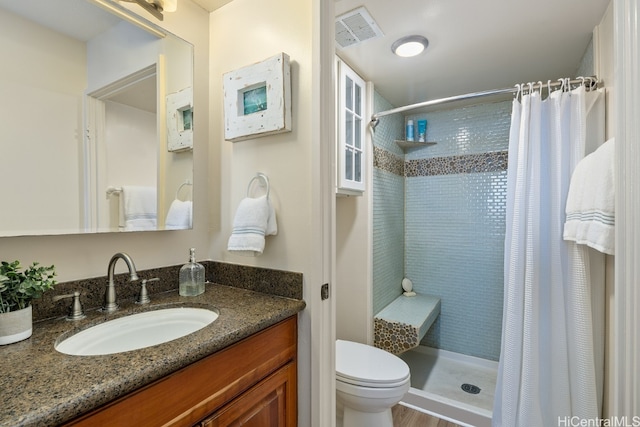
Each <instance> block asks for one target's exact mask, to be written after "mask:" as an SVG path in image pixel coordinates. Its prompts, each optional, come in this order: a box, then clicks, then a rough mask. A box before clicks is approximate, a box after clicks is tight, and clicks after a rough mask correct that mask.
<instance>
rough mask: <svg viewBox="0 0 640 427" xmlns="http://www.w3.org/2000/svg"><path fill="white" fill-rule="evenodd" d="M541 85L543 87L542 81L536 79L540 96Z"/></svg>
mask: <svg viewBox="0 0 640 427" xmlns="http://www.w3.org/2000/svg"><path fill="white" fill-rule="evenodd" d="M543 87H544V86H543V85H542V82H541V81H538V92H539V93H540V96H542V88H543Z"/></svg>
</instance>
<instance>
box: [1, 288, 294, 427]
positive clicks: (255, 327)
mask: <svg viewBox="0 0 640 427" xmlns="http://www.w3.org/2000/svg"><path fill="white" fill-rule="evenodd" d="M151 299H152V302H151V304H150V305H149V306H139V305H136V304H134V303H133V302H129V301H123V302H122V303H121V305H120V308H119V309H118V311H117V312H116V313H114V314H105V313H100V312H98V311H97V310H88V311H87V313H86V314H87V318H86V319H84V320H80V321H76V322H70V321H66V320H64V318H56V319H51V320H46V321H42V322H37V323H35V324H34V332H33V335H32V337H31V338H29V339H27V340H25V341H22V342H19V343H16V344H12V345H8V346H2V347H0V357H1V358H2V361H3V367H4V372H5V373H6V374H4V375H2V376H1V377H0V388H1V389H2V390H3V392H2V397H3V406H2V409H0V425H11V426H39V427H40V426H57V425H69V426H84V425H92V426H95V425H136V426H145V425H149V426H159V425H171V426H192V425H196V426H222V425H229V424H233V421H234V420H240V419H245V420H247V419H250V420H251V421H253V422H255V423H257V424H255V425H279V426H294V425H296V421H297V402H296V397H297V386H296V380H297V366H296V363H297V362H296V354H297V317H298V316H297V313H299V312H300V311H301V310H303V309H304V307H305V303H304V301H302V300H299V299H292V298H283V297H279V296H275V295H269V294H266V293H262V292H255V291H251V290H248V289H241V288H238V287H233V286H223V285H218V284H211V283H208V284H207V287H206V291H205V293H204V294H202V295H199V296H197V297H180V296H179V295H178V291H177V290H173V291H169V292H164V293H161V294H156V295H151ZM181 305H183V306H194V305H195V306H199V307H205V306H209V307H211V308H213V309H215V310H216V311H217V312H218V313H219V317H218V318H217V319H216V320H215V322H213V323H211V324H210V325H208V326H206V327H204V328H203V329H201V330H199V331H196V332H194V333H192V334H190V335H187V336H184V337H182V338H179V339H176V340H173V341H170V342H167V343H164V344H159V345H155V346H153V347H147V348H142V349H139V350H135V351H129V352H123V353H116V354H109V355H101V356H70V355H66V354H62V353H59V352H57V351H56V350H55V349H54V344H55V342H56V340H58V339H60V338H61V337H66V336H68V335H70V334H72V333H73V332H74V331H77V330H81V329H84V328H87V327H89V326H92V325H94V324H97V323H100V322H103V321H105V320H110V319H112V318H114V317H117V316H123V315H127V314H132V313H136V312H139V311H145V310H150V309H154V308H155V309H157V308H166V307H174V306H181Z"/></svg>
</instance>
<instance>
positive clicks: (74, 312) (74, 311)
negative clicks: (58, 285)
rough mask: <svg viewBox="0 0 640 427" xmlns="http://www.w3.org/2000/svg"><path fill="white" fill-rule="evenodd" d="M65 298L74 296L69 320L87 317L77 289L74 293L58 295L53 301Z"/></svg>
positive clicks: (68, 316)
mask: <svg viewBox="0 0 640 427" xmlns="http://www.w3.org/2000/svg"><path fill="white" fill-rule="evenodd" d="M65 298H73V302H72V303H71V305H70V306H69V314H67V317H66V319H67V320H80V319H84V318H85V317H87V316H86V315H85V314H84V311H83V310H82V304H81V303H80V292H79V291H75V292H74V293H72V294H67V295H56V296H54V297H53V301H54V302H55V301H60V300H61V299H65Z"/></svg>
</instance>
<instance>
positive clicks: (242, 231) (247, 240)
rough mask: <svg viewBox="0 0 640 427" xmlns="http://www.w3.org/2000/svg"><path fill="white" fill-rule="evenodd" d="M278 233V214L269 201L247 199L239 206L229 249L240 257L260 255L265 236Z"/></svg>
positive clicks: (264, 199) (263, 197)
mask: <svg viewBox="0 0 640 427" xmlns="http://www.w3.org/2000/svg"><path fill="white" fill-rule="evenodd" d="M277 233H278V225H277V223H276V213H275V210H274V209H273V207H272V206H271V203H270V202H269V199H268V198H267V197H266V196H262V197H258V198H255V199H253V198H250V197H246V198H244V199H242V201H241V202H240V204H239V205H238V210H237V211H236V216H235V218H234V220H233V231H232V233H231V236H230V237H229V243H228V245H227V248H228V250H229V251H230V252H234V253H237V254H240V255H247V256H256V255H260V254H262V252H263V251H264V243H265V241H264V238H265V236H271V235H275V234H277Z"/></svg>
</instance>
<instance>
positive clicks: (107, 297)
mask: <svg viewBox="0 0 640 427" xmlns="http://www.w3.org/2000/svg"><path fill="white" fill-rule="evenodd" d="M119 258H122V259H123V260H124V262H125V263H126V264H127V267H128V268H129V274H130V275H131V277H130V279H129V280H131V281H132V282H133V281H135V280H138V273H137V272H136V266H135V264H134V263H133V260H132V259H131V257H130V256H129V255H127V254H125V253H122V252H118V253H117V254H115V255H114V256H112V257H111V261H109V268H108V270H107V275H108V277H109V284H108V285H107V290H106V292H105V294H104V305H103V306H102V309H101V311H105V312H107V313H111V312H113V311H116V310H117V309H118V304H117V303H116V287H115V284H114V283H113V274H114V270H115V268H116V262H117V261H118V259H119Z"/></svg>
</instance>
